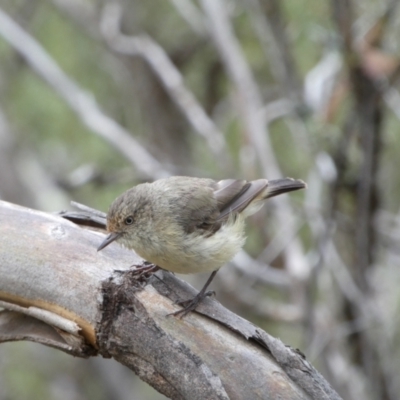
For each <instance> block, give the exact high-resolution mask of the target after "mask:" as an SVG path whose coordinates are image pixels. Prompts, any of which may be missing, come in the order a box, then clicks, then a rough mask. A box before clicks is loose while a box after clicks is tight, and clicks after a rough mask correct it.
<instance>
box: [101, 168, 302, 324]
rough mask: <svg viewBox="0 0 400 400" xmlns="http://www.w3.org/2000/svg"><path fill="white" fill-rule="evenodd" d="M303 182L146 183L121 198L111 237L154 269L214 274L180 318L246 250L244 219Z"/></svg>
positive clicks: (111, 219)
mask: <svg viewBox="0 0 400 400" xmlns="http://www.w3.org/2000/svg"><path fill="white" fill-rule="evenodd" d="M306 186H307V185H306V183H305V182H304V181H302V180H300V179H292V178H282V179H275V180H267V179H257V180H252V181H247V180H242V179H224V180H220V181H216V180H213V179H208V178H197V177H188V176H172V177H168V178H163V179H159V180H156V181H154V182H152V183H141V184H139V185H137V186H134V187H133V188H131V189H129V190H127V191H126V192H124V193H123V194H121V195H120V196H119V197H117V198H116V199H115V200H114V201H113V202H112V204H111V205H110V208H109V210H108V213H107V232H108V233H109V234H108V236H107V237H106V238H105V239H104V240H103V242H102V243H101V244H100V246H99V247H98V249H97V251H100V250H102V249H104V248H105V247H106V246H108V245H109V244H110V243H112V242H114V241H116V242H118V243H119V244H121V245H123V246H124V247H127V248H128V249H132V250H134V251H135V252H136V253H137V254H138V255H139V256H140V257H142V258H143V259H144V260H146V261H147V262H149V263H151V264H152V265H153V266H156V267H159V268H162V269H164V270H168V271H171V272H175V273H179V274H192V273H199V272H211V275H210V277H209V278H208V280H207V282H206V283H205V285H204V286H203V288H202V289H201V290H200V292H199V293H198V294H197V295H196V296H195V297H194V298H193V299H190V300H187V301H185V302H180V303H178V304H180V305H181V306H182V307H183V308H182V309H180V310H179V311H177V312H175V313H172V315H176V316H179V317H180V318H182V317H184V316H185V315H187V314H188V313H189V312H191V311H193V310H195V309H196V307H197V305H198V304H199V303H200V302H201V301H202V299H203V298H204V297H206V296H208V295H210V292H207V291H206V290H207V288H208V286H209V284H210V283H211V281H212V280H213V279H214V277H215V275H216V273H217V271H218V270H219V269H220V268H221V267H222V266H223V265H224V264H226V263H227V262H229V261H230V260H231V259H232V258H233V257H234V256H235V254H236V253H238V251H239V250H240V249H241V248H242V247H243V245H244V243H245V239H246V235H245V223H244V222H245V219H246V218H247V217H248V216H250V215H252V214H254V213H255V212H257V211H258V210H259V209H260V208H261V207H262V206H263V204H264V202H265V200H266V199H268V198H271V197H274V196H277V195H280V194H283V193H286V192H291V191H295V190H299V189H304V188H306Z"/></svg>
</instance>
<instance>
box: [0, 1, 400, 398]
mask: <svg viewBox="0 0 400 400" xmlns="http://www.w3.org/2000/svg"><path fill="white" fill-rule="evenodd" d="M397 3H398V2H397V0H396V1H388V0H387V1H382V0H331V1H327V2H322V1H320V0H296V1H288V0H286V1H281V0H264V1H261V0H242V1H238V0H236V1H235V0H198V1H194V0H193V1H192V0H168V1H166V0H153V1H151V2H139V1H128V0H125V1H124V0H121V1H118V2H116V1H107V0H102V1H100V0H52V1H45V0H0V198H1V199H2V200H5V201H10V202H13V203H16V204H21V205H24V206H28V207H32V208H36V209H39V210H44V211H49V212H56V211H60V210H63V209H68V208H70V201H71V200H75V201H78V202H81V203H84V204H87V205H89V206H91V207H94V208H97V209H100V210H104V211H106V210H107V208H108V206H109V204H110V203H111V201H112V200H113V199H114V198H115V197H116V196H117V195H119V194H120V193H122V192H123V191H124V190H126V189H128V188H129V187H131V186H133V185H136V184H138V183H140V182H144V181H151V180H154V179H158V178H161V177H164V176H168V175H177V174H182V175H191V176H201V177H212V178H215V179H224V178H245V179H257V178H261V177H264V178H269V179H275V178H279V177H285V176H291V177H294V178H301V179H303V180H305V181H306V182H307V183H308V190H307V191H302V192H296V193H293V194H290V195H284V196H279V197H277V198H275V199H272V200H271V201H269V203H268V206H267V207H264V208H263V209H262V210H261V211H260V212H259V213H258V214H257V215H255V216H253V217H252V218H250V219H249V222H248V240H247V243H246V246H245V249H244V251H242V252H241V253H240V254H239V255H238V256H237V257H236V258H235V259H234V260H233V262H232V263H231V265H229V266H226V267H224V268H222V269H221V271H220V272H219V274H218V275H217V277H216V279H215V282H214V283H213V289H214V290H216V292H217V299H218V300H219V301H221V302H222V303H223V304H224V305H225V306H226V307H228V308H229V309H231V310H233V311H234V312H236V313H238V314H239V315H241V316H243V317H244V318H246V319H248V320H251V321H252V322H254V323H255V324H257V325H259V326H261V327H262V328H263V329H265V330H266V331H267V332H269V333H270V334H272V335H275V336H277V337H279V338H281V339H282V340H283V341H284V342H285V343H286V344H289V345H291V346H292V347H294V348H299V349H301V351H302V352H303V353H304V354H305V355H306V356H307V358H308V359H309V360H310V361H311V362H312V363H313V364H314V365H315V367H316V368H317V369H319V371H320V372H321V373H322V374H323V375H324V376H325V377H326V379H327V380H328V381H329V382H330V383H331V384H332V386H333V387H334V388H335V389H336V390H337V391H338V392H339V393H340V395H341V396H342V397H343V398H345V399H371V400H380V399H383V400H386V399H387V400H395V399H398V393H399V392H400V381H399V379H398V371H399V370H400V347H399V342H400V323H399V315H400V312H399V311H400V310H399V306H400V292H399V289H398V286H399V282H400V268H399V267H400V258H399V257H400V248H399V246H398V242H399V239H400V209H399V204H400V174H399V173H398V171H399V166H400V121H399V119H400V91H399V89H400V82H399V80H398V79H397V78H398V72H399V69H400V44H399V40H398V38H399V37H400V10H398V7H397ZM0 223H1V221H0ZM206 278H207V275H206V276H201V275H199V276H190V277H184V279H187V280H190V282H191V283H192V284H193V285H195V286H196V287H197V288H200V287H201V285H202V283H203V282H204V280H205V279H206ZM110 398H112V399H121V400H122V399H127V400H128V399H131V400H135V399H144V400H146V399H149V400H150V399H163V398H164V397H163V396H161V395H159V394H158V393H156V392H155V391H154V390H153V389H152V388H150V387H148V386H147V385H146V384H144V383H142V382H141V381H139V380H138V379H137V378H136V377H135V376H134V374H133V372H131V371H130V370H128V369H126V368H125V367H123V366H121V365H119V364H117V363H115V362H114V361H112V360H103V359H100V358H98V359H90V360H80V359H73V358H72V357H70V356H67V355H65V354H62V353H60V352H57V351H55V350H52V349H50V348H45V347H43V346H40V345H37V344H35V345H34V344H31V343H23V342H21V343H7V344H2V345H1V346H0V400H24V399H41V400H43V399H60V400H78V399H99V400H102V399H110Z"/></svg>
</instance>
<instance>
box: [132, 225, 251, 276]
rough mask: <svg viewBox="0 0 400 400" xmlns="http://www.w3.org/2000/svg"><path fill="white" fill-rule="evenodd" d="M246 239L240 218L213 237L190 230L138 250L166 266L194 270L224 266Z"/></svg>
mask: <svg viewBox="0 0 400 400" xmlns="http://www.w3.org/2000/svg"><path fill="white" fill-rule="evenodd" d="M165 238H166V237H165V236H164V239H165ZM244 241H245V236H244V223H243V219H242V218H238V219H237V220H236V221H235V222H233V223H228V224H226V225H224V226H223V227H221V229H220V230H219V231H218V232H216V233H215V234H214V235H212V236H210V237H204V236H201V235H195V234H190V235H186V236H185V237H184V238H181V239H180V240H176V238H174V240H171V241H169V242H168V241H166V240H163V241H160V242H159V243H157V245H155V243H153V244H152V245H150V246H146V247H145V248H141V249H140V250H139V249H135V250H136V252H137V253H138V254H139V255H140V256H141V257H143V258H144V259H145V260H147V261H149V262H152V263H154V264H156V265H158V266H159V267H161V268H163V269H166V270H168V271H172V272H176V273H179V274H192V273H199V272H211V271H215V270H217V269H219V268H221V267H222V266H223V265H224V264H226V263H227V262H229V261H230V260H231V259H232V258H233V257H234V256H235V254H236V253H237V252H238V251H239V250H240V249H241V248H242V246H243V244H244Z"/></svg>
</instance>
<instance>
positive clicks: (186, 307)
mask: <svg viewBox="0 0 400 400" xmlns="http://www.w3.org/2000/svg"><path fill="white" fill-rule="evenodd" d="M214 295H215V292H214V291H213V290H209V291H208V292H205V293H202V292H199V293H198V294H197V295H196V296H195V297H193V299H189V300H183V301H176V302H175V303H174V304H177V305H179V306H181V307H183V308H182V309H181V310H178V311H175V312H173V313H170V314H168V315H167V316H170V315H173V316H175V317H178V318H179V319H182V318H183V317H184V316H186V315H188V314H189V313H190V312H192V311H194V310H195V309H196V308H197V306H198V305H199V304H200V303H201V302H202V301H203V299H204V298H205V297H208V296H214Z"/></svg>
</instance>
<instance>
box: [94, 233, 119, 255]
mask: <svg viewBox="0 0 400 400" xmlns="http://www.w3.org/2000/svg"><path fill="white" fill-rule="evenodd" d="M121 235H122V233H121V232H111V233H110V234H109V235H108V236H107V237H106V238H105V239H104V240H103V242H102V243H101V245H100V246H99V247H98V248H97V251H100V250H103V249H104V247H106V246H108V245H109V244H110V243H111V242H113V241H114V240H117V239H118V238H119V237H120V236H121Z"/></svg>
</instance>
